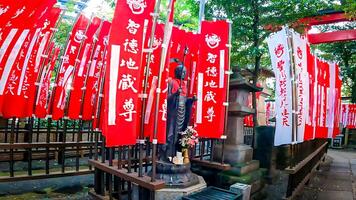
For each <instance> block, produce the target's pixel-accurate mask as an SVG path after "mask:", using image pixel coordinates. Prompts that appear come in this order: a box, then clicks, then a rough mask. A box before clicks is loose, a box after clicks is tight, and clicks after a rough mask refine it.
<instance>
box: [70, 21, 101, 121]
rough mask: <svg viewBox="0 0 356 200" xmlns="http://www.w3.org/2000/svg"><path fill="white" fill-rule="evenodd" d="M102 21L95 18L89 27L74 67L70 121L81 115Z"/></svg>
mask: <svg viewBox="0 0 356 200" xmlns="http://www.w3.org/2000/svg"><path fill="white" fill-rule="evenodd" d="M100 24H101V19H100V18H97V17H94V18H93V20H92V22H91V23H90V25H89V28H88V31H87V32H86V34H85V40H84V41H83V44H82V50H81V51H80V53H79V57H78V61H77V65H76V66H75V67H74V68H75V72H74V74H73V81H72V90H71V91H70V97H69V98H70V101H69V106H68V117H69V118H70V119H79V117H80V116H79V115H81V114H82V113H81V104H82V101H83V99H82V98H83V90H85V80H86V76H87V73H88V69H89V67H88V63H89V61H90V59H91V54H92V51H93V48H94V44H95V42H96V41H94V40H97V36H98V32H99V31H100V30H98V28H99V26H100Z"/></svg>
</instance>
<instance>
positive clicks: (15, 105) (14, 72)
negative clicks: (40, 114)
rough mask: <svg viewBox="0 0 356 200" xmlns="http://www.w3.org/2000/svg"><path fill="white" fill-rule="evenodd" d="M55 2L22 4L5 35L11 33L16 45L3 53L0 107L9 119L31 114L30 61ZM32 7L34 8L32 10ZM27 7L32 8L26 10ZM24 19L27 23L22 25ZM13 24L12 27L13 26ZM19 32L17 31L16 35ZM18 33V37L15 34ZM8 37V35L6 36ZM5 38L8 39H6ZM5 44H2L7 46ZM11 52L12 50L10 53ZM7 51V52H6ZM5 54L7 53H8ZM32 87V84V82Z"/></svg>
mask: <svg viewBox="0 0 356 200" xmlns="http://www.w3.org/2000/svg"><path fill="white" fill-rule="evenodd" d="M54 3H55V1H54V0H52V1H43V2H42V1H37V2H35V3H32V2H23V4H22V7H21V8H19V9H17V10H16V12H15V13H13V16H12V17H11V20H10V22H11V23H10V24H9V26H5V28H4V29H5V30H6V29H9V28H11V30H10V32H8V34H10V35H11V34H13V33H14V36H15V37H14V38H15V41H16V42H15V43H12V44H13V46H11V45H9V46H7V49H4V50H5V54H4V58H6V59H3V60H2V62H3V63H4V66H5V67H4V68H2V71H1V72H2V73H1V79H0V102H1V103H0V105H1V106H2V109H1V111H2V115H3V117H5V118H9V117H28V116H31V115H32V113H33V107H32V106H28V105H33V104H31V103H33V98H30V97H32V96H31V93H30V89H31V88H30V86H31V83H32V82H34V81H33V80H34V78H33V77H34V76H35V74H34V73H33V69H31V65H30V63H31V62H30V58H31V54H32V52H33V50H34V47H35V44H36V42H37V40H38V37H39V35H40V32H41V28H42V26H43V23H44V21H45V19H46V18H47V17H48V15H49V14H50V10H51V8H52V7H53V5H54ZM33 6H34V7H33ZM29 8H33V9H32V10H29ZM23 20H26V23H23ZM12 23H13V24H12ZM18 31H19V32H18ZM15 32H18V33H21V34H20V35H18V34H17V33H15ZM8 36H9V35H8ZM7 39H8V37H7ZM7 42H10V41H5V42H4V43H3V44H2V45H5V46H6V45H7ZM10 49H11V51H10ZM6 51H7V52H6ZM7 53H8V54H7ZM32 85H34V83H32Z"/></svg>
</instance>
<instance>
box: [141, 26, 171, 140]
mask: <svg viewBox="0 0 356 200" xmlns="http://www.w3.org/2000/svg"><path fill="white" fill-rule="evenodd" d="M150 35H151V32H150V31H148V32H147V38H149V36H150ZM163 36H164V24H157V27H156V31H155V36H154V42H153V46H152V50H153V52H152V54H151V58H150V68H149V77H148V85H147V91H148V92H147V95H148V98H147V104H146V111H145V123H144V124H145V126H144V134H145V136H146V137H149V138H151V139H152V138H153V133H154V116H155V113H154V112H155V111H154V108H155V102H156V100H155V99H156V94H157V93H156V89H157V81H158V73H159V68H160V57H161V53H162V42H163ZM149 42H150V41H149V40H147V42H146V44H145V48H146V49H148V48H149ZM147 56H148V54H147V53H146V54H145V59H144V61H145V62H144V65H143V66H146V65H147ZM165 66H166V68H165V69H164V71H163V74H162V81H163V84H162V85H164V87H163V88H162V93H161V94H160V102H159V104H160V106H159V108H160V110H159V112H158V115H159V116H158V126H157V129H158V130H157V132H158V134H157V140H158V142H159V143H160V144H165V143H166V121H167V81H168V72H169V69H168V65H165Z"/></svg>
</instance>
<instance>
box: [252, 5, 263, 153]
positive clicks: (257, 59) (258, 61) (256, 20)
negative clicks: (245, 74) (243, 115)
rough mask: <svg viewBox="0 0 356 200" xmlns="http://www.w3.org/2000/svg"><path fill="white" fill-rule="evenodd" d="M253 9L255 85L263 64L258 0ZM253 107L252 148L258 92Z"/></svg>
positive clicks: (253, 145) (253, 96) (256, 122)
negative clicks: (255, 53)
mask: <svg viewBox="0 0 356 200" xmlns="http://www.w3.org/2000/svg"><path fill="white" fill-rule="evenodd" d="M252 9H253V13H254V17H253V26H252V28H253V47H254V49H255V51H256V52H257V55H256V56H255V70H254V73H253V80H252V81H253V85H254V86H257V81H258V76H259V71H260V64H261V55H260V54H259V52H258V51H257V50H258V49H259V43H260V38H259V31H258V25H259V22H260V18H259V10H258V1H257V0H253V1H252ZM252 107H253V109H255V113H254V114H253V124H254V128H253V140H252V148H254V147H255V139H256V138H255V133H256V127H257V126H258V119H257V113H258V111H257V98H256V93H255V92H253V93H252Z"/></svg>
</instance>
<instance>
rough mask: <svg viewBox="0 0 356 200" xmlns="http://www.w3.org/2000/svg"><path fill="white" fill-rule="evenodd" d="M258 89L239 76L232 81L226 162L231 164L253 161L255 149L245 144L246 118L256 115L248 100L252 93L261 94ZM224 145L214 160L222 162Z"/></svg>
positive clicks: (215, 153) (215, 152)
mask: <svg viewBox="0 0 356 200" xmlns="http://www.w3.org/2000/svg"><path fill="white" fill-rule="evenodd" d="M261 90H262V88H258V87H255V86H253V85H252V84H250V83H249V82H248V81H246V80H245V79H244V78H243V77H241V76H240V75H238V77H237V78H236V79H233V80H231V81H230V95H229V116H228V119H227V120H228V122H227V133H226V136H227V139H226V143H225V151H224V156H225V162H226V163H229V164H232V165H233V164H234V163H242V162H249V161H251V160H252V155H253V149H252V147H250V146H249V145H245V144H244V133H243V128H244V117H245V116H247V115H251V114H254V113H255V112H256V111H255V109H253V108H251V107H249V101H248V98H249V96H250V93H251V92H259V91H261ZM221 148H222V145H216V146H215V150H214V160H216V161H218V160H221V155H222V153H221Z"/></svg>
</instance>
